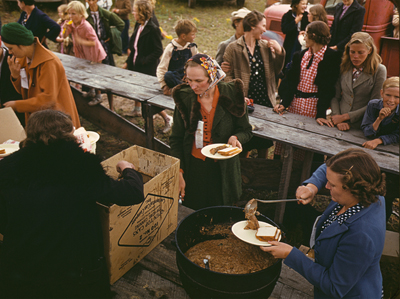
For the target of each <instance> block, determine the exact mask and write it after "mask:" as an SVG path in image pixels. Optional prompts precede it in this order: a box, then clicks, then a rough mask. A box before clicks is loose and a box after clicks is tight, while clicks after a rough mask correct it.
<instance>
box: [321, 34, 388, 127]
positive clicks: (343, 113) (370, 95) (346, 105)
mask: <svg viewBox="0 0 400 299" xmlns="http://www.w3.org/2000/svg"><path fill="white" fill-rule="evenodd" d="M381 61H382V59H381V57H380V56H379V54H378V53H377V50H376V47H375V44H374V40H373V39H372V37H371V36H370V35H369V34H368V33H366V32H356V33H354V34H353V35H352V37H351V40H350V41H349V42H348V43H347V45H346V48H345V52H344V53H343V58H342V64H341V66H340V73H341V75H340V78H339V80H338V82H337V83H336V95H335V97H334V98H333V99H332V100H331V109H332V120H331V121H328V120H324V121H323V123H324V124H326V125H328V126H329V127H334V126H336V127H337V128H338V129H339V130H340V131H346V130H349V129H350V127H352V128H355V129H360V125H361V121H362V118H363V116H364V112H365V110H366V109H367V105H368V102H369V101H370V100H372V99H380V98H381V96H380V90H381V89H382V85H383V82H384V81H385V80H386V67H385V66H384V65H383V64H381Z"/></svg>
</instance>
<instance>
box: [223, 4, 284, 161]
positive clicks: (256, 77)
mask: <svg viewBox="0 0 400 299" xmlns="http://www.w3.org/2000/svg"><path fill="white" fill-rule="evenodd" d="M265 26H266V20H265V16H264V15H263V14H262V13H260V12H258V11H256V10H253V11H252V12H250V13H248V14H247V15H246V16H245V17H244V19H243V30H244V35H243V36H242V37H240V38H238V39H237V40H236V41H234V42H232V43H230V44H229V45H228V47H227V48H226V50H225V54H224V61H225V62H227V63H229V65H230V69H229V70H228V71H227V74H226V79H225V81H228V82H229V81H231V80H233V79H241V80H242V81H243V84H244V95H245V97H246V102H247V103H250V99H251V100H253V102H254V103H255V104H259V105H262V106H266V107H271V108H272V107H273V106H274V105H275V103H276V96H275V92H276V89H277V81H278V74H279V73H280V72H281V70H282V68H283V62H284V57H285V51H284V49H283V48H282V47H281V46H280V45H279V44H278V42H277V41H275V40H270V41H267V40H264V39H261V36H262V34H263V33H264V32H265V30H266V29H265ZM270 146H272V142H271V141H269V140H267V139H263V138H253V139H252V140H251V141H250V143H248V144H246V145H245V151H248V150H251V149H254V148H256V149H257V150H258V155H259V157H266V155H267V149H268V147H270ZM260 151H261V152H262V153H260Z"/></svg>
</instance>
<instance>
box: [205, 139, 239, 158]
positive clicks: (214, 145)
mask: <svg viewBox="0 0 400 299" xmlns="http://www.w3.org/2000/svg"><path fill="white" fill-rule="evenodd" d="M222 145H227V144H225V143H214V144H209V145H207V146H205V147H203V148H202V149H201V153H202V154H203V155H204V156H206V157H207V158H211V159H216V160H225V159H230V158H232V157H234V156H236V155H238V154H240V153H241V151H240V152H239V153H237V154H234V155H232V156H223V155H221V154H218V153H216V154H215V155H213V154H211V153H210V150H211V149H212V148H214V147H218V146H222ZM229 147H231V146H230V145H229Z"/></svg>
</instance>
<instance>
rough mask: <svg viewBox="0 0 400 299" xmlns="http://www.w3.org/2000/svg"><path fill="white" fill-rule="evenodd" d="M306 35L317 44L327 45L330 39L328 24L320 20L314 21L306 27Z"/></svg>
mask: <svg viewBox="0 0 400 299" xmlns="http://www.w3.org/2000/svg"><path fill="white" fill-rule="evenodd" d="M306 33H307V37H308V38H309V39H311V40H313V41H314V42H316V43H317V44H320V45H324V46H325V45H327V44H329V42H330V40H331V33H330V31H329V27H328V25H326V23H325V22H322V21H314V22H311V23H310V24H308V25H307V27H306Z"/></svg>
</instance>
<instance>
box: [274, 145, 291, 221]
mask: <svg viewBox="0 0 400 299" xmlns="http://www.w3.org/2000/svg"><path fill="white" fill-rule="evenodd" d="M282 156H283V165H282V172H281V180H280V183H279V192H278V198H279V199H283V198H286V197H287V194H288V189H289V183H290V175H291V173H292V166H293V147H292V146H291V145H289V144H286V145H285V151H284V153H283V155H282ZM285 207H286V203H285V202H282V203H278V204H277V205H276V210H275V218H274V221H275V222H276V223H278V224H281V223H282V222H283V215H284V214H285Z"/></svg>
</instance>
